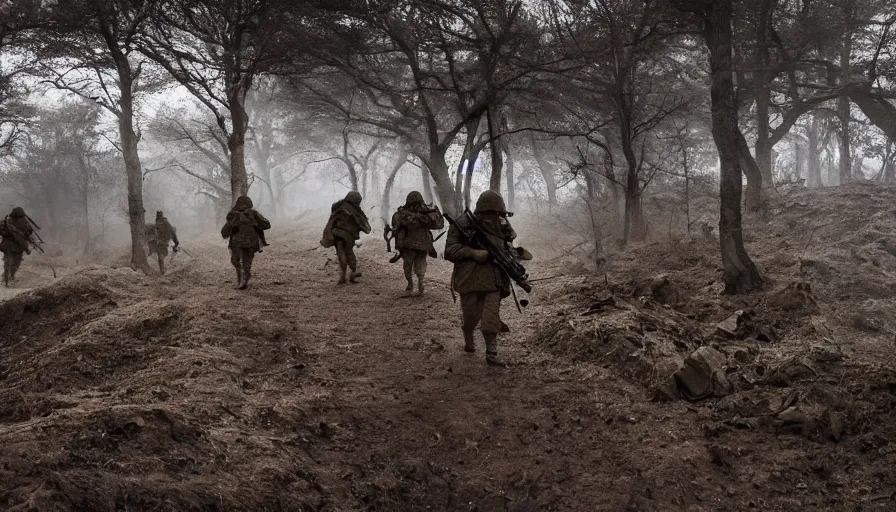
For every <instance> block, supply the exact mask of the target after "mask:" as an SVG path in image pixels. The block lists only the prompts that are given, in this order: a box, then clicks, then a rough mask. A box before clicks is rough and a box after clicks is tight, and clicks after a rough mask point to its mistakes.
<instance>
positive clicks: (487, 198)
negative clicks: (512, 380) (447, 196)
mask: <svg viewBox="0 0 896 512" xmlns="http://www.w3.org/2000/svg"><path fill="white" fill-rule="evenodd" d="M474 215H476V216H477V217H478V218H479V219H480V220H481V221H482V222H483V224H485V226H486V227H487V228H489V229H490V233H489V235H490V238H491V239H492V241H493V242H494V243H495V245H497V246H499V247H501V246H503V247H507V248H508V251H509V252H510V253H511V254H523V256H522V258H521V259H531V255H530V254H529V253H528V251H519V252H517V250H516V249H514V248H512V246H511V242H512V241H513V240H514V239H515V238H516V233H515V232H514V231H513V228H512V227H511V226H510V223H509V222H508V221H507V217H509V216H511V215H513V214H512V213H509V212H508V211H507V208H506V207H505V206H504V199H503V198H502V197H501V196H500V194H498V193H496V192H492V191H486V192H483V193H482V195H480V196H479V199H478V200H477V201H476V211H475V212H474ZM467 222H468V221H466V220H465V219H464V218H463V217H461V218H460V219H459V220H458V224H459V225H460V226H461V228H467V227H469V226H467ZM466 243H467V241H466V240H464V239H463V237H462V236H461V234H460V232H459V231H458V230H457V229H456V228H455V227H454V226H452V227H451V228H450V229H449V230H448V239H447V242H446V245H445V259H447V260H448V261H450V262H452V263H454V273H453V275H452V276H451V285H452V288H453V289H454V291H456V292H457V293H458V294H460V307H461V312H462V316H463V327H462V328H463V333H464V350H465V351H467V352H475V351H476V345H475V343H474V342H473V335H474V331H475V329H476V326H477V324H478V325H480V329H481V331H482V336H483V337H484V338H485V361H486V362H487V363H488V364H490V365H494V366H501V367H506V366H507V363H505V362H504V361H502V360H501V359H499V358H498V333H499V332H503V331H506V330H507V329H506V327H505V325H504V323H503V322H502V321H501V300H502V299H503V298H504V297H507V296H509V295H510V286H511V283H510V278H509V277H508V276H507V274H506V272H504V271H503V270H502V269H501V268H500V267H498V266H497V265H495V264H494V263H492V262H490V261H489V253H488V251H485V250H481V249H478V248H475V247H470V246H468V245H466Z"/></svg>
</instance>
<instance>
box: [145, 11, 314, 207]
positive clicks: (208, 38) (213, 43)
mask: <svg viewBox="0 0 896 512" xmlns="http://www.w3.org/2000/svg"><path fill="white" fill-rule="evenodd" d="M294 5H296V4H294V3H291V2H286V1H285V0H189V1H182V0H161V3H160V5H159V7H158V9H156V10H155V12H154V15H153V18H152V30H148V31H145V32H143V33H141V34H139V37H138V44H139V48H140V51H141V52H142V53H143V54H144V55H146V56H147V57H149V58H150V59H152V60H153V61H155V62H156V63H157V64H159V65H160V66H162V67H163V68H164V69H165V70H167V71H168V73H170V74H171V76H172V77H174V79H175V80H177V82H178V83H180V85H182V86H183V87H184V88H185V89H186V90H187V91H189V92H190V94H192V95H193V96H194V97H196V99H198V100H199V102H200V103H201V104H202V105H203V106H205V107H206V108H207V109H208V110H209V111H210V112H211V113H212V114H213V115H214V117H215V121H216V123H217V126H218V129H219V130H220V132H221V134H222V136H223V137H224V138H225V139H226V140H227V149H228V152H229V157H230V165H229V167H230V190H231V202H234V201H236V199H237V198H238V197H239V196H242V195H246V194H248V192H249V174H248V172H247V170H246V148H245V146H246V133H247V132H248V130H249V125H250V119H249V112H248V110H247V106H246V101H247V96H248V94H249V92H250V91H251V90H252V88H253V86H254V84H255V82H256V80H257V79H258V78H259V77H261V76H263V75H264V74H266V73H270V72H272V71H274V70H275V69H278V68H279V67H281V66H283V65H284V64H285V61H286V57H287V55H288V47H289V46H290V45H289V44H285V42H284V40H283V37H284V34H285V33H286V32H285V30H284V26H285V24H286V23H290V22H295V23H298V22H300V21H299V20H294V19H292V18H291V17H290V16H288V13H291V12H294V11H295V9H291V8H290V6H294Z"/></svg>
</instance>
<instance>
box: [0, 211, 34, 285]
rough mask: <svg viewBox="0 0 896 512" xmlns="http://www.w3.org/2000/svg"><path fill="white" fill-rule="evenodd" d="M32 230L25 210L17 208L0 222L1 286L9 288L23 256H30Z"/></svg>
mask: <svg viewBox="0 0 896 512" xmlns="http://www.w3.org/2000/svg"><path fill="white" fill-rule="evenodd" d="M32 233H34V229H33V228H32V227H31V223H30V222H28V216H27V215H25V210H24V209H23V208H22V207H20V206H17V207H15V208H13V209H12V212H10V214H9V215H7V216H6V218H5V219H3V221H2V222H0V236H2V240H0V252H2V253H3V286H9V282H10V281H14V280H15V278H16V272H18V270H19V267H20V266H21V265H22V260H23V259H24V256H23V253H24V254H31V249H30V247H29V245H30V244H31V243H32V242H31V235H32Z"/></svg>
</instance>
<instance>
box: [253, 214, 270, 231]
mask: <svg viewBox="0 0 896 512" xmlns="http://www.w3.org/2000/svg"><path fill="white" fill-rule="evenodd" d="M253 212H254V213H255V226H256V227H258V229H260V230H262V231H266V230H268V229H271V221H269V220H268V219H266V218H264V215H262V214H260V213H258V212H257V211H255V210H253Z"/></svg>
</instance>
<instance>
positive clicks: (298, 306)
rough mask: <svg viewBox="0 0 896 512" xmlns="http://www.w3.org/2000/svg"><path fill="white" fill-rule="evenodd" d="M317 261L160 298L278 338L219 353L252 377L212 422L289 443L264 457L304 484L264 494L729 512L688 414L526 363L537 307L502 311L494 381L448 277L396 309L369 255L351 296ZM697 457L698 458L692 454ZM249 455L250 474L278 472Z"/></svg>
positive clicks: (398, 288)
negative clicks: (469, 343)
mask: <svg viewBox="0 0 896 512" xmlns="http://www.w3.org/2000/svg"><path fill="white" fill-rule="evenodd" d="M309 247H314V245H313V243H309V242H308V241H305V242H290V241H285V240H275V241H274V245H272V247H270V248H268V250H267V251H266V252H265V253H263V254H261V255H259V256H258V258H257V259H256V269H255V276H256V277H255V279H254V280H253V283H252V284H253V287H252V289H251V290H249V291H248V292H238V291H234V290H231V289H229V288H228V287H229V286H230V285H231V284H232V283H228V284H224V283H222V282H221V281H222V275H224V276H227V277H228V278H230V268H229V267H228V266H225V265H226V263H225V261H226V260H225V259H224V258H222V259H221V260H219V261H218V262H217V263H216V264H215V265H213V266H212V265H209V264H208V263H210V262H206V263H197V264H195V265H194V267H196V268H193V269H191V270H189V271H187V272H186V273H185V274H183V275H181V276H174V277H171V278H167V279H165V280H163V285H162V289H161V290H159V291H160V292H161V293H163V294H169V295H171V294H174V295H176V296H178V297H179V298H178V301H179V302H183V303H185V304H188V305H189V308H191V309H194V308H195V309H198V310H206V311H215V312H217V313H218V314H219V315H220V317H221V318H223V319H230V320H234V319H237V325H239V323H241V322H243V319H248V321H249V322H253V321H255V319H260V320H262V321H263V322H266V323H268V326H269V327H271V326H273V332H275V335H274V336H273V337H272V338H271V339H255V340H251V341H249V343H248V344H247V343H246V341H247V340H243V341H242V342H239V343H234V344H231V346H228V343H227V341H226V340H224V339H222V340H221V345H220V348H221V349H223V350H227V351H231V352H232V353H233V356H234V357H235V358H237V359H241V360H243V361H245V362H246V364H245V365H244V366H242V367H240V368H232V367H231V368H228V369H226V371H228V372H229V373H231V375H232V379H231V380H232V382H233V384H234V386H236V387H238V388H239V389H240V392H241V393H244V394H246V395H248V396H247V397H246V400H245V401H240V402H242V403H223V402H222V404H221V407H222V409H224V410H225V411H226V412H227V413H228V414H227V415H225V416H222V417H221V418H220V421H223V422H226V423H227V424H228V428H233V429H237V430H240V429H246V430H247V434H250V435H252V436H265V435H272V436H274V438H276V439H279V440H281V441H283V440H284V439H288V440H291V441H285V442H283V443H279V442H278V443H275V447H274V450H275V451H277V450H287V452H288V453H290V454H291V455H290V456H289V458H291V459H293V460H294V461H296V466H297V478H299V479H302V480H304V483H301V484H300V485H298V486H295V485H285V484H284V483H283V482H279V483H273V484H272V483H271V482H259V484H262V485H275V486H279V487H280V488H281V489H282V490H283V491H285V492H287V491H288V492H307V494H308V495H307V496H306V497H305V499H301V501H302V502H303V503H305V504H306V506H307V507H308V508H320V509H326V510H359V509H361V510H363V509H374V510H418V509H419V510H422V509H430V510H621V509H623V508H627V507H628V508H633V509H642V508H643V509H653V508H655V507H659V509H664V508H668V507H673V508H678V507H683V506H684V507H687V506H688V505H696V506H697V509H698V510H699V509H701V504H702V506H706V507H707V510H711V509H714V508H715V506H716V505H718V504H719V503H720V501H718V500H720V499H724V502H728V503H729V504H731V503H732V502H731V501H730V499H731V495H732V492H733V491H732V489H731V487H730V486H725V485H718V484H713V483H711V480H712V477H711V476H710V477H709V479H707V477H706V476H705V474H706V473H710V474H718V471H717V468H715V467H713V466H711V465H710V464H709V461H708V458H707V457H705V451H703V448H702V444H703V443H702V442H700V441H699V438H700V437H702V435H701V434H700V432H699V431H696V432H695V431H692V430H691V429H690V427H691V426H692V425H691V424H690V422H689V421H688V416H693V415H694V414H693V412H689V411H688V410H687V409H686V408H685V407H683V406H680V405H674V406H670V405H669V404H666V405H663V406H661V407H659V408H658V407H657V406H656V404H651V403H650V402H649V398H648V396H647V393H646V392H645V391H644V390H643V389H635V388H630V387H628V386H626V385H625V384H624V383H622V382H619V381H618V380H615V379H613V378H611V377H610V376H608V375H604V374H603V373H602V372H601V371H600V370H596V369H595V368H593V367H590V366H589V367H580V368H577V367H571V366H570V365H569V363H568V362H562V361H553V360H552V359H551V358H550V357H548V356H546V355H544V354H538V353H532V352H530V351H529V350H528V349H527V346H526V342H525V341H526V338H527V337H528V336H529V335H530V334H531V332H530V328H529V325H528V324H529V323H532V322H535V321H536V320H537V317H538V315H539V308H538V306H537V305H536V306H534V307H533V308H531V309H530V311H529V312H528V313H527V314H526V316H524V317H521V316H520V315H519V314H518V313H517V312H516V311H515V310H512V307H513V306H512V304H510V301H505V305H504V306H505V309H504V317H505V320H506V321H507V322H508V323H509V324H510V325H511V328H512V331H513V332H512V333H511V334H510V335H504V336H502V339H501V340H500V346H501V350H502V354H503V355H505V356H507V357H508V358H509V359H510V360H511V361H513V362H514V363H515V365H514V366H513V367H512V368H510V369H506V370H503V369H496V368H491V367H488V366H487V365H486V364H485V363H484V351H483V350H484V347H482V345H481V343H482V340H481V337H478V336H479V335H477V343H478V347H477V348H478V350H479V351H478V352H477V353H476V354H472V355H471V354H467V353H465V352H463V351H462V350H461V347H462V338H461V335H460V329H459V321H458V314H459V313H458V306H457V305H456V304H453V303H452V300H451V297H450V294H449V291H448V288H447V283H448V280H449V276H450V266H449V264H447V263H446V262H444V261H441V260H440V261H434V260H430V262H431V265H430V271H429V274H430V276H429V280H428V289H427V294H426V296H425V297H423V298H416V297H415V298H403V297H401V296H402V294H403V293H404V291H403V290H404V280H403V275H402V270H401V265H400V264H394V265H390V264H388V262H387V261H386V259H387V255H385V254H384V253H383V252H382V250H381V248H380V247H378V244H377V246H374V243H373V242H372V241H371V242H369V243H368V244H366V245H365V246H364V247H363V248H361V249H360V250H359V251H358V254H359V258H360V260H361V262H362V270H363V272H364V277H363V278H362V279H361V281H362V282H361V283H359V284H356V285H345V286H336V285H335V279H336V275H335V274H336V272H335V268H334V267H335V261H334V259H335V258H334V256H333V255H332V254H330V252H329V251H324V250H323V249H320V248H317V249H310V248H309ZM231 279H232V278H231ZM536 302H537V301H536ZM247 310H248V311H252V312H254V313H251V314H249V315H248V317H247V315H246V314H245V313H244V311H247ZM234 334H237V335H238V334H239V332H238V331H237V332H235V333H234ZM247 352H248V353H247ZM281 368H286V369H285V370H282V371H281V370H280V369H281ZM181 398H182V399H186V400H187V401H189V397H187V396H182V397H181ZM207 399H208V397H202V400H207ZM669 414H672V415H671V416H670V415H669ZM676 415H677V416H680V418H679V419H675V416H676ZM689 439H691V440H692V441H688V440H689ZM692 443H698V445H699V446H701V449H700V453H701V456H698V457H693V456H692V455H691V452H692V451H693V450H694V445H693V444H692ZM238 448H239V447H238V446H234V447H231V449H234V450H235V449H238ZM255 450H256V451H253V453H252V455H251V456H252V457H255V458H256V459H257V460H256V462H255V464H256V465H257V466H258V467H259V468H263V467H264V466H265V465H266V462H265V459H266V458H268V457H270V458H271V460H272V461H273V460H274V459H282V457H283V453H277V454H276V455H275V454H272V453H266V451H265V450H257V447H256V449H255ZM234 476H238V475H234ZM741 485H743V483H742V484H741ZM272 491H273V494H276V493H277V491H276V487H275V489H273V490H272ZM294 498H297V497H296V496H294ZM747 501H748V500H747ZM250 503H252V500H251V499H248V500H247V505H248V504H250ZM651 503H652V505H651ZM253 505H254V506H256V507H257V508H258V509H260V510H261V509H269V508H273V507H272V504H271V503H266V502H258V503H254V504H253ZM744 505H746V501H744Z"/></svg>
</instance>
